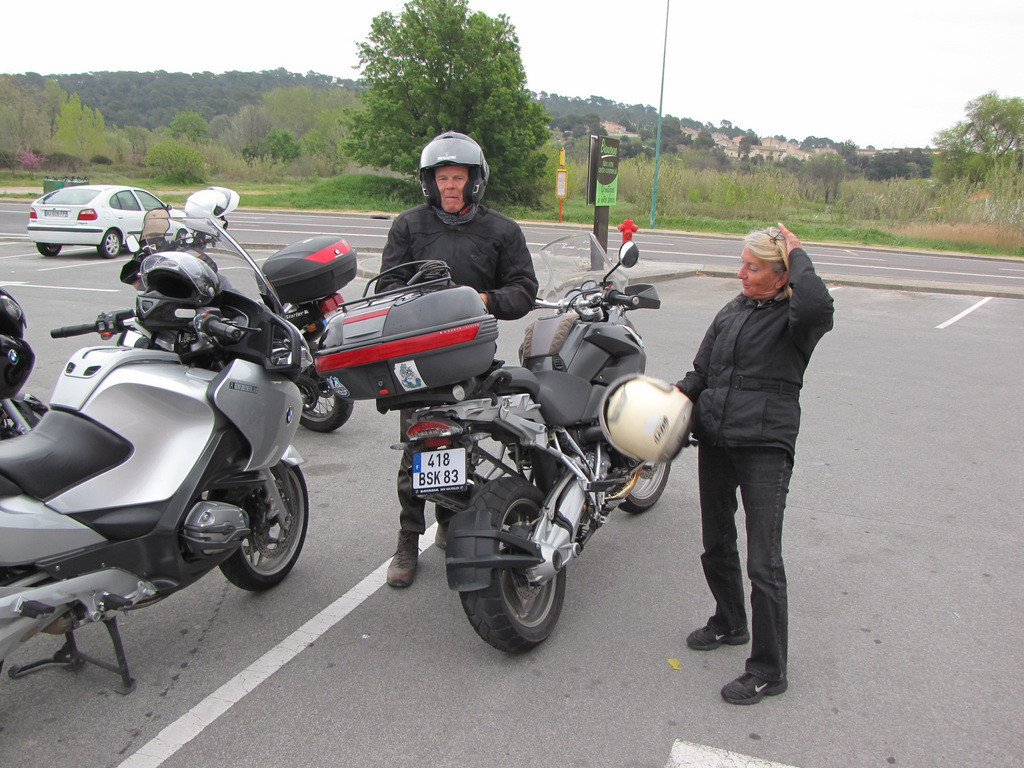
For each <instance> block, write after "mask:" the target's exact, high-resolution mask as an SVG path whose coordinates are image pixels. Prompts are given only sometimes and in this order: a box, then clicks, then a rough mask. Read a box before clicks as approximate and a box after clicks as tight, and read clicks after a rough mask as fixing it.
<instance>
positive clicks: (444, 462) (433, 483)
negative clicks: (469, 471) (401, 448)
mask: <svg viewBox="0 0 1024 768" xmlns="http://www.w3.org/2000/svg"><path fill="white" fill-rule="evenodd" d="M466 484H467V481H466V449H465V448H447V449H445V450H441V451H423V452H422V453H414V454H413V455H412V489H413V490H414V491H416V492H418V493H436V492H438V491H461V490H464V489H465V488H466Z"/></svg>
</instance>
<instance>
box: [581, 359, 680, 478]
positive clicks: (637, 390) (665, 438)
mask: <svg viewBox="0 0 1024 768" xmlns="http://www.w3.org/2000/svg"><path fill="white" fill-rule="evenodd" d="M599 414H600V415H599V417H598V418H599V420H600V422H601V431H602V432H604V436H605V437H606V438H608V442H610V443H611V444H612V445H613V446H614V447H615V448H616V450H618V451H619V452H620V453H624V454H626V455H627V456H632V457H633V458H634V459H641V460H643V461H655V462H664V461H671V460H672V459H674V458H675V457H676V455H677V454H678V453H679V451H680V450H681V449H682V447H683V446H684V445H686V444H687V442H688V441H689V435H690V418H691V416H692V414H693V403H692V402H690V399H689V398H688V397H687V396H686V395H684V394H683V393H682V392H680V391H679V390H678V389H676V388H675V387H673V386H672V385H671V384H669V383H668V382H666V381H662V380H661V379H656V378H653V377H651V376H644V375H643V374H634V375H631V376H625V377H623V378H621V379H618V380H617V381H614V382H612V384H611V385H610V386H609V387H608V391H607V392H605V394H604V397H603V398H602V400H601V408H600V411H599Z"/></svg>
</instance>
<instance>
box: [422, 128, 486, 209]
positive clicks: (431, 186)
mask: <svg viewBox="0 0 1024 768" xmlns="http://www.w3.org/2000/svg"><path fill="white" fill-rule="evenodd" d="M443 165H464V166H466V167H467V168H468V169H469V181H468V182H467V183H466V189H465V190H464V191H463V193H462V195H463V199H464V200H465V202H466V205H470V204H472V203H479V202H480V199H481V198H482V197H483V196H484V187H486V186H487V177H488V175H489V174H490V169H489V168H488V167H487V160H486V159H484V151H483V150H482V149H480V145H479V144H477V143H476V142H475V141H473V139H471V138H469V136H467V135H466V134H464V133H456V132H455V131H446V132H445V133H442V134H441V135H440V136H436V137H435V138H434V139H432V140H431V142H430V143H429V144H427V146H425V147H424V148H423V152H421V153H420V187H421V188H422V189H423V196H424V197H426V198H427V202H428V203H430V204H431V205H432V206H434V207H435V208H440V207H441V193H440V192H438V190H437V183H436V182H435V181H434V170H435V169H436V168H440V167H441V166H443Z"/></svg>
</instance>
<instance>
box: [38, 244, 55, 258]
mask: <svg viewBox="0 0 1024 768" xmlns="http://www.w3.org/2000/svg"><path fill="white" fill-rule="evenodd" d="M36 250H37V251H39V252H40V253H41V254H43V256H56V255H57V254H58V253H60V246H59V245H54V244H53V243H36Z"/></svg>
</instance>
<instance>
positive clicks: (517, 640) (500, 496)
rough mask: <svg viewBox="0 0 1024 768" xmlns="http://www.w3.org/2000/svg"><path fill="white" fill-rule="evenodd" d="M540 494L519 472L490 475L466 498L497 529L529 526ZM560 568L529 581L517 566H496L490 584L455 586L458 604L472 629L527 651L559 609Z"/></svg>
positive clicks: (496, 643) (497, 643)
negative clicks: (471, 587) (465, 588)
mask: <svg viewBox="0 0 1024 768" xmlns="http://www.w3.org/2000/svg"><path fill="white" fill-rule="evenodd" d="M543 504H544V494H543V493H542V492H541V491H540V489H538V488H536V487H535V486H533V485H531V484H529V483H528V482H526V481H525V480H523V479H522V478H519V477H502V478H499V479H497V480H493V481H491V482H489V483H487V484H486V485H484V486H483V487H482V489H481V490H480V491H479V492H478V493H477V494H476V495H475V496H474V498H473V499H472V501H470V505H469V506H470V509H480V510H486V511H487V512H488V513H489V514H490V518H491V525H492V526H494V528H495V529H496V530H506V531H507V530H508V529H510V528H512V527H513V526H516V527H519V528H526V529H532V528H533V527H534V526H535V525H536V524H537V521H538V520H539V518H540V516H541V508H542V506H543ZM565 580H566V573H565V570H564V569H563V570H561V571H559V572H558V573H557V574H556V575H555V576H554V577H553V578H551V579H550V580H548V581H547V582H545V583H544V584H540V585H535V584H530V582H529V581H527V579H526V575H525V574H524V573H523V572H522V571H518V570H516V569H513V568H496V569H494V571H493V573H492V574H491V583H490V586H488V587H486V588H484V589H479V590H475V591H472V592H460V593H459V597H460V598H461V599H462V608H463V610H464V611H465V612H466V616H467V618H469V623H470V624H471V625H472V626H473V629H474V630H476V633H477V634H478V635H480V637H481V638H482V639H483V640H484V642H486V643H487V644H488V645H491V646H493V647H494V648H497V649H498V650H500V651H506V652H508V653H519V652H522V651H527V650H529V649H530V648H533V647H535V646H537V645H539V644H540V643H542V642H544V640H546V639H547V637H548V635H550V634H551V631H552V630H553V629H554V628H555V624H556V623H557V622H558V617H559V615H560V614H561V613H562V602H563V601H564V600H565Z"/></svg>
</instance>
